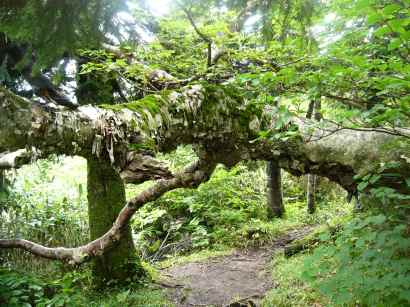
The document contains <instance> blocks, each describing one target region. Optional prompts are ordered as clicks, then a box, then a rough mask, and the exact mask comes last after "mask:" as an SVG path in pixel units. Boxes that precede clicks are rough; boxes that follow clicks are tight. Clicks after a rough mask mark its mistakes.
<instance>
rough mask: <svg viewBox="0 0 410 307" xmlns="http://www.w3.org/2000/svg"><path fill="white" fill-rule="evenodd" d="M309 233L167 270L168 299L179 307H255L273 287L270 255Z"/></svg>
mask: <svg viewBox="0 0 410 307" xmlns="http://www.w3.org/2000/svg"><path fill="white" fill-rule="evenodd" d="M311 230H312V228H311V227H305V228H302V229H297V230H294V231H290V232H289V233H287V234H286V235H284V236H282V237H280V238H278V239H277V240H276V241H275V242H274V243H273V244H271V245H270V246H265V247H263V248H260V249H254V250H246V251H245V250H237V251H235V252H234V253H232V254H231V255H228V256H222V257H217V258H211V259H209V260H206V261H203V262H192V263H186V264H182V265H177V266H174V267H171V268H168V269H166V270H165V271H164V273H163V275H164V277H166V279H168V280H172V283H173V284H174V286H175V287H174V288H173V289H171V291H170V292H169V295H170V299H171V300H172V301H173V302H174V303H175V305H176V306H178V307H191V306H218V307H219V306H230V307H240V306H258V302H259V301H260V299H261V298H263V296H264V295H265V293H266V292H267V291H268V290H269V289H271V288H273V287H274V286H275V284H274V282H273V281H272V277H271V276H270V270H269V263H270V261H271V259H272V255H273V254H274V253H275V252H277V251H278V250H279V249H281V248H283V247H284V246H286V245H287V244H289V243H290V242H292V241H294V240H296V239H299V238H302V237H304V236H305V235H307V234H308V233H309V232H310V231H311Z"/></svg>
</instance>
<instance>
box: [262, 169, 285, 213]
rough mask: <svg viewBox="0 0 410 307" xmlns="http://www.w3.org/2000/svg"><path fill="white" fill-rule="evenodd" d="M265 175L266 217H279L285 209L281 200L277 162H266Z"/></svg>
mask: <svg viewBox="0 0 410 307" xmlns="http://www.w3.org/2000/svg"><path fill="white" fill-rule="evenodd" d="M266 174H267V187H268V189H267V193H268V195H267V200H268V216H269V217H281V216H283V214H284V213H285V207H284V205H283V200H282V175H281V169H280V167H279V164H278V162H277V161H268V163H267V167H266Z"/></svg>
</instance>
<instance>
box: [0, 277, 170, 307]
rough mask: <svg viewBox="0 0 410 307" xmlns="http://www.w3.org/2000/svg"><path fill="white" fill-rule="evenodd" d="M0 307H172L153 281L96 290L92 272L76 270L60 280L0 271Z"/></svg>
mask: <svg viewBox="0 0 410 307" xmlns="http://www.w3.org/2000/svg"><path fill="white" fill-rule="evenodd" d="M0 306H8V307H21V306H24V307H26V306H27V307H30V306H36V307H48V306H53V307H54V306H55V307H59V306H61V307H62V306H64V307H66V306H75V307H77V306H78V307H79V306H90V307H100V306H103V307H114V306H130V307H131V306H147V307H148V306H151V307H154V306H158V307H159V306H172V304H171V303H169V302H168V301H167V299H166V297H165V292H164V290H162V289H160V288H159V287H158V286H156V285H155V284H152V283H151V281H150V279H146V280H143V281H138V282H132V281H131V282H130V283H129V286H127V287H116V286H110V287H107V288H105V289H104V290H100V291H98V290H96V289H94V286H93V283H92V279H91V276H90V271H89V270H85V271H72V272H70V273H65V274H62V275H61V276H59V277H58V278H56V277H53V278H52V277H50V276H44V275H34V274H31V273H24V272H21V271H15V270H7V269H1V270H0Z"/></svg>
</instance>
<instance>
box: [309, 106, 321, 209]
mask: <svg viewBox="0 0 410 307" xmlns="http://www.w3.org/2000/svg"><path fill="white" fill-rule="evenodd" d="M320 109H321V102H320V98H319V99H317V100H312V101H310V103H309V107H308V111H307V113H306V118H308V119H311V118H312V117H314V118H315V120H317V121H320V120H321V118H322V114H321V113H320ZM316 181H317V178H316V175H312V174H308V175H307V197H306V198H307V212H308V213H309V214H313V213H315V211H316V199H315V194H316Z"/></svg>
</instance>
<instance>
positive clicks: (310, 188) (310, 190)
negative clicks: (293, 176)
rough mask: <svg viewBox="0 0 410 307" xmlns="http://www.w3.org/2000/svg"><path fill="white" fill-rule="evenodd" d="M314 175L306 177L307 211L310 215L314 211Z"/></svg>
mask: <svg viewBox="0 0 410 307" xmlns="http://www.w3.org/2000/svg"><path fill="white" fill-rule="evenodd" d="M315 194H316V175H312V174H308V175H307V211H308V213H310V214H313V213H315V211H316V201H315Z"/></svg>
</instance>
